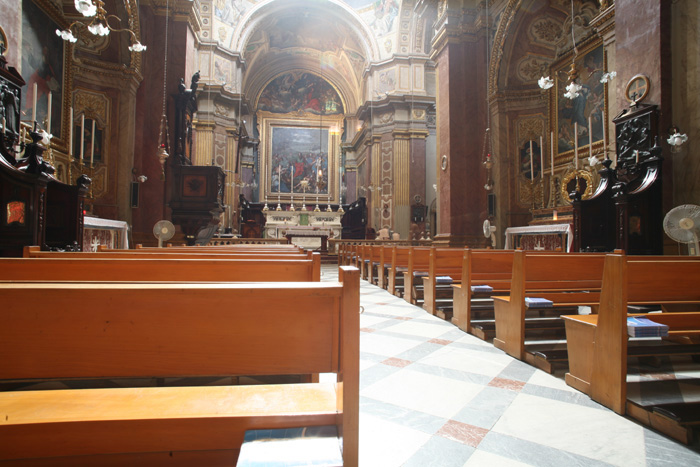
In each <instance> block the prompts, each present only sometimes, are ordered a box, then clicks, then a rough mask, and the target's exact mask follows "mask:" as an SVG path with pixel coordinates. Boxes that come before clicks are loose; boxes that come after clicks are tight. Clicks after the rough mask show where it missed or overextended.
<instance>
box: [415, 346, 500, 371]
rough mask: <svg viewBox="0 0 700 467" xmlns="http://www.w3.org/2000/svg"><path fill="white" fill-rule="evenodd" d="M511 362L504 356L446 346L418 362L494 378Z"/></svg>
mask: <svg viewBox="0 0 700 467" xmlns="http://www.w3.org/2000/svg"><path fill="white" fill-rule="evenodd" d="M511 361H512V358H511V357H509V356H508V355H506V354H501V353H492V352H478V351H474V350H467V349H461V348H458V347H454V346H446V347H443V348H441V349H438V350H436V351H435V352H433V353H432V354H430V355H428V356H427V357H425V358H422V359H421V361H420V362H421V363H424V364H426V365H435V366H440V367H444V368H450V369H453V370H460V371H466V372H469V373H477V374H480V375H487V376H490V377H495V376H497V375H498V374H499V373H500V372H501V371H503V369H504V368H505V367H506V366H508V364H509V363H510V362H511Z"/></svg>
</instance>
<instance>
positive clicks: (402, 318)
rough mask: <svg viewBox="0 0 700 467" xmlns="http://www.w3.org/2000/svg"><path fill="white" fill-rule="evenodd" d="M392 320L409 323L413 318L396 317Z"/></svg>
mask: <svg viewBox="0 0 700 467" xmlns="http://www.w3.org/2000/svg"><path fill="white" fill-rule="evenodd" d="M394 319H398V320H401V321H411V320H412V319H413V318H409V317H408V316H397V317H395V318H394Z"/></svg>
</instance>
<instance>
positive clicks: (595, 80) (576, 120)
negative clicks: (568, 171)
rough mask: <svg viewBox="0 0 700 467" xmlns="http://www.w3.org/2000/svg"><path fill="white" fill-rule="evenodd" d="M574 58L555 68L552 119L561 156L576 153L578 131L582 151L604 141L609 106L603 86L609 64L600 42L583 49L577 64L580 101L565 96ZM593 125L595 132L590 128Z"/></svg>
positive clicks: (576, 60) (562, 61) (570, 57)
mask: <svg viewBox="0 0 700 467" xmlns="http://www.w3.org/2000/svg"><path fill="white" fill-rule="evenodd" d="M571 63H572V56H571V54H569V55H568V56H567V57H565V58H564V59H562V60H561V61H560V62H559V63H558V64H557V65H555V66H553V67H552V75H553V77H556V78H555V84H556V85H555V88H554V89H553V92H554V94H553V96H554V102H553V109H552V110H553V116H554V118H553V119H551V121H552V123H553V125H554V128H553V129H552V131H554V134H555V138H556V140H557V144H556V151H557V154H563V153H566V152H569V151H573V150H574V145H575V139H574V129H575V128H576V130H577V131H578V147H579V149H581V148H583V147H584V146H588V145H589V144H591V142H592V143H593V144H596V143H600V144H602V141H603V110H604V109H605V105H606V89H605V85H604V84H603V83H601V82H600V79H601V77H602V76H603V74H604V73H605V72H606V60H605V53H604V50H603V45H602V43H601V42H600V41H597V42H594V43H592V44H590V45H588V46H586V47H583V48H581V50H580V51H579V54H578V55H577V56H576V58H575V60H574V63H575V64H576V70H577V71H578V84H580V85H581V86H582V89H581V91H580V93H579V95H578V97H576V98H574V99H569V98H568V97H565V96H564V94H565V93H566V92H567V90H566V86H567V85H568V84H569V78H568V71H569V70H570V68H571ZM589 122H590V125H591V128H589Z"/></svg>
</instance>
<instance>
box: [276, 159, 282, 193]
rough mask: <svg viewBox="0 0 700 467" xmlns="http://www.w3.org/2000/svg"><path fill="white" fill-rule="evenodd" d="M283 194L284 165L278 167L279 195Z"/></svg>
mask: <svg viewBox="0 0 700 467" xmlns="http://www.w3.org/2000/svg"><path fill="white" fill-rule="evenodd" d="M281 192H282V164H280V166H279V167H277V193H281Z"/></svg>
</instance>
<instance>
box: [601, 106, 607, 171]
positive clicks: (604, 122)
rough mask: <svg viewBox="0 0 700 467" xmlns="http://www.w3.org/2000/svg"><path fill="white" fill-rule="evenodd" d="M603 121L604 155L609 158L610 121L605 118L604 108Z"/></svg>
mask: <svg viewBox="0 0 700 467" xmlns="http://www.w3.org/2000/svg"><path fill="white" fill-rule="evenodd" d="M602 121H603V156H604V157H605V158H606V159H607V158H608V134H607V133H608V130H607V128H606V127H607V126H608V122H607V120H605V109H603V112H602Z"/></svg>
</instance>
